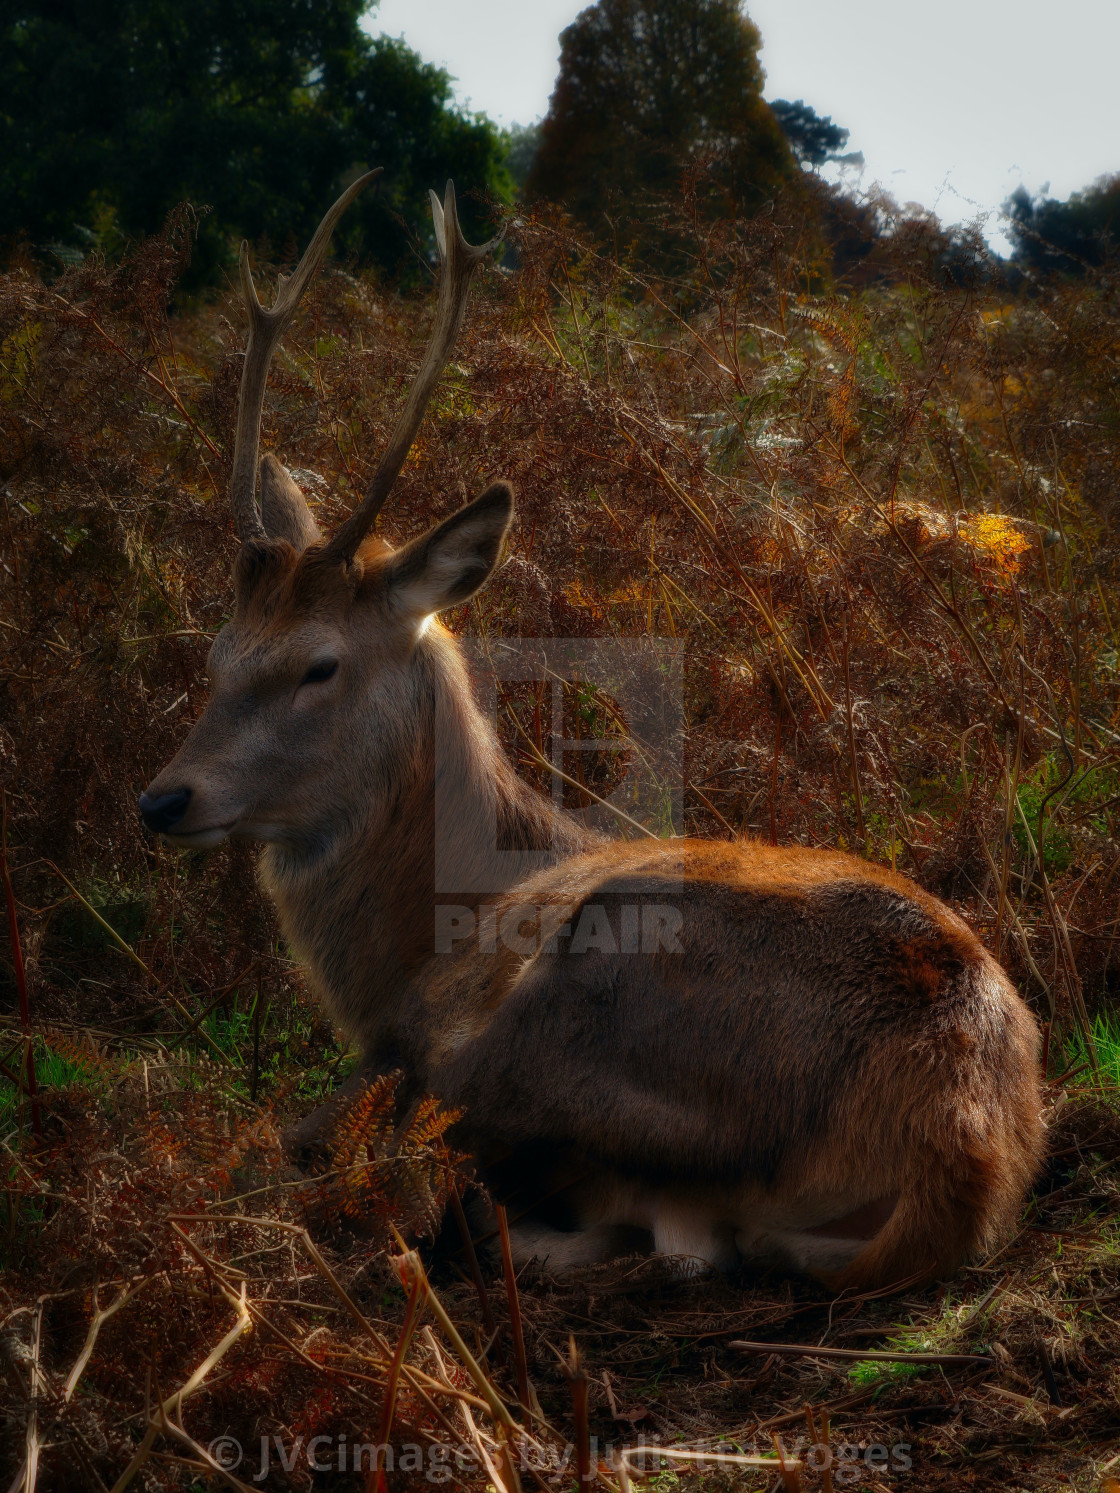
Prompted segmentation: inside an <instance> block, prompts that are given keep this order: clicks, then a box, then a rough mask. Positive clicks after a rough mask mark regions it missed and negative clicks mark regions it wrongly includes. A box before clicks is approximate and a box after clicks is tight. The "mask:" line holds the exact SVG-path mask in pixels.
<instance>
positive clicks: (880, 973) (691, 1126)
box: [428, 841, 1037, 1181]
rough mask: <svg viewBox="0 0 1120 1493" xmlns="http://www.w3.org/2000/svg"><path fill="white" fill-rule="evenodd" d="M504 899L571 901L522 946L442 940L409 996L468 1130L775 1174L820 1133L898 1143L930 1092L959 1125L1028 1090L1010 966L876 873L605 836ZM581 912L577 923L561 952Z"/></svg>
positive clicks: (665, 1168) (863, 866)
mask: <svg viewBox="0 0 1120 1493" xmlns="http://www.w3.org/2000/svg"><path fill="white" fill-rule="evenodd" d="M518 904H520V905H522V906H524V907H526V908H531V907H533V906H538V907H553V908H555V907H556V906H557V905H559V906H560V907H563V908H567V907H570V908H571V913H570V914H569V915H568V918H567V922H568V926H569V929H570V930H571V931H570V933H569V934H568V935H564V936H560V937H558V938H556V940H555V942H554V944H553V946H552V948H549V947H548V946H547V945H546V946H543V947H541V948H539V949H538V950H537V952H536V953H534V954H532V955H530V956H525V955H524V954H523V953H521V954H516V955H515V954H512V953H511V952H510V951H508V950H504V951H503V950H501V949H499V951H498V952H497V954H496V955H495V956H494V958H493V960H490V961H487V960H480V959H479V957H478V954H477V952H473V951H470V950H467V951H464V952H463V953H462V954H461V955H460V956H459V957H458V958H457V959H454V960H452V961H451V963H450V965H449V967H448V969H447V970H446V971H445V972H443V973H442V974H441V975H440V976H439V977H438V983H437V986H436V987H435V988H434V989H433V991H432V992H431V995H430V1001H429V1006H428V1019H429V1021H430V1022H431V1023H432V1030H433V1031H435V1032H437V1033H440V1032H442V1033H443V1034H444V1036H447V1034H448V1033H452V1029H453V1034H452V1035H451V1036H450V1037H449V1038H448V1041H447V1045H445V1046H444V1049H443V1052H442V1053H441V1054H440V1055H439V1058H438V1059H437V1064H436V1074H435V1077H436V1079H437V1083H438V1086H439V1087H440V1088H441V1089H442V1090H443V1091H444V1092H445V1093H447V1094H448V1096H449V1097H452V1098H454V1100H455V1101H456V1102H458V1103H462V1104H463V1105H464V1107H465V1108H466V1111H467V1114H468V1115H469V1117H470V1124H471V1126H472V1129H475V1130H476V1131H477V1132H478V1133H479V1134H481V1135H485V1136H486V1138H487V1144H488V1145H489V1146H493V1147H496V1148H497V1149H501V1147H502V1146H508V1147H516V1146H518V1145H520V1144H521V1143H523V1142H524V1141H525V1139H526V1138H528V1137H536V1138H547V1139H548V1140H549V1141H550V1142H552V1143H555V1144H557V1145H559V1146H561V1147H569V1146H570V1147H574V1148H575V1149H576V1150H579V1151H581V1152H588V1153H591V1154H594V1155H595V1156H597V1157H598V1158H600V1159H602V1160H604V1161H607V1162H609V1163H610V1164H611V1165H613V1166H618V1167H621V1168H623V1169H626V1168H628V1167H638V1168H640V1169H641V1171H642V1172H643V1174H644V1175H647V1176H648V1175H650V1174H651V1173H659V1172H660V1173H663V1174H664V1175H666V1176H675V1177H687V1178H689V1179H691V1180H711V1181H723V1180H726V1179H729V1178H731V1177H734V1176H742V1175H744V1173H745V1172H746V1173H749V1174H751V1175H754V1176H756V1177H758V1178H760V1179H774V1178H777V1177H779V1176H780V1174H781V1173H782V1172H783V1170H784V1168H785V1166H786V1164H787V1162H789V1161H790V1160H791V1158H796V1157H797V1156H798V1155H799V1154H801V1153H804V1152H805V1150H806V1148H810V1149H811V1148H812V1147H813V1146H814V1145H819V1144H820V1143H822V1141H823V1138H825V1137H832V1138H833V1140H835V1141H837V1142H840V1143H842V1144H844V1145H847V1146H851V1145H852V1144H859V1143H860V1136H861V1135H862V1136H864V1138H865V1142H866V1143H867V1144H869V1145H874V1146H878V1147H880V1148H883V1147H890V1146H892V1145H895V1144H898V1145H903V1144H905V1145H907V1146H908V1145H911V1144H913V1142H914V1140H915V1138H916V1131H915V1127H917V1128H918V1129H920V1127H921V1126H922V1124H923V1123H926V1121H925V1119H924V1116H925V1115H926V1114H927V1110H928V1105H927V1104H926V1097H927V1095H928V1094H929V1093H930V1090H931V1086H932V1088H933V1089H936V1090H942V1091H952V1093H953V1094H954V1095H956V1096H957V1098H956V1100H955V1102H956V1103H957V1106H958V1108H960V1109H961V1113H962V1121H963V1122H967V1123H969V1124H973V1123H974V1124H975V1125H976V1126H977V1127H979V1129H980V1130H982V1129H983V1128H984V1126H985V1124H986V1120H987V1117H990V1116H992V1115H994V1114H995V1113H996V1111H998V1110H1000V1109H1001V1107H1005V1106H1006V1104H1007V1102H1008V1100H1007V1098H1006V1093H1005V1092H1004V1093H1001V1089H1003V1090H1006V1086H1007V1085H1008V1084H1011V1085H1013V1086H1014V1085H1015V1084H1016V1083H1018V1084H1019V1085H1020V1087H1021V1088H1022V1090H1023V1095H1024V1099H1023V1102H1024V1104H1025V1105H1027V1106H1028V1107H1029V1105H1030V1104H1031V1102H1032V1099H1031V1094H1032V1093H1034V1095H1035V1099H1037V1075H1036V1067H1037V1064H1036V1059H1035V1050H1036V1045H1037V1034H1036V1030H1035V1026H1034V1022H1033V1020H1032V1019H1031V1017H1030V1014H1029V1012H1028V1011H1027V1010H1026V1007H1025V1006H1024V1005H1023V1003H1022V1002H1021V1001H1020V999H1019V997H1018V996H1017V994H1016V993H1015V991H1014V989H1013V987H1012V986H1011V985H1010V982H1009V981H1008V980H1007V978H1006V976H1005V975H1004V974H1003V972H1002V971H1001V970H1000V968H999V966H998V965H997V964H996V963H995V961H994V960H993V959H992V958H991V956H990V955H989V954H988V953H987V952H986V950H985V949H984V947H983V945H982V944H981V943H980V941H979V939H977V937H976V936H975V935H974V934H973V933H972V931H971V930H970V929H969V928H968V926H967V925H966V924H965V923H964V922H963V921H962V920H961V919H960V918H958V917H957V916H956V915H955V914H954V913H953V912H952V911H951V910H950V909H949V908H947V907H946V906H945V905H944V904H943V903H941V902H939V901H938V900H937V899H936V898H934V897H932V896H930V895H929V894H928V893H926V892H924V891H922V890H921V889H920V888H919V887H917V886H916V885H915V884H914V883H913V882H911V881H909V880H908V879H907V878H906V877H904V876H901V875H899V874H896V873H894V872H891V871H890V870H887V869H885V868H881V867H876V866H872V865H869V864H867V863H866V862H863V861H859V860H857V859H855V858H854V857H851V856H848V855H845V854H842V853H840V852H835V851H815V850H805V849H796V848H795V849H779V848H772V847H770V846H766V845H761V844H758V843H753V842H747V843H740V844H738V845H727V844H717V843H712V842H705V841H675V842H667V843H666V844H665V845H664V846H650V847H647V846H645V845H636V846H634V845H631V846H619V845H617V844H614V845H612V846H610V847H607V848H604V849H603V850H600V851H596V852H592V853H590V854H588V855H586V856H582V857H580V858H578V859H576V860H574V861H571V862H568V863H565V864H564V865H562V866H560V867H557V868H554V869H553V870H552V871H550V872H547V873H543V874H542V875H541V876H539V877H537V878H536V879H535V880H533V881H530V882H528V883H525V884H523V885H522V886H521V887H519V888H517V889H516V890H515V891H514V892H513V893H511V894H509V895H508V896H507V897H506V898H504V899H503V904H502V905H503V908H509V907H513V906H515V905H518ZM589 908H590V909H602V914H603V916H602V918H600V917H599V915H598V913H596V921H597V925H598V927H599V930H600V932H599V935H598V936H597V937H596V936H592V937H591V940H590V943H589V945H588V946H587V947H583V948H580V947H579V946H577V940H576V938H575V934H576V933H577V932H578V930H579V927H580V921H581V918H585V917H586V915H587V909H589ZM633 909H637V913H636V914H635V912H634V911H633ZM649 909H653V910H654V911H653V912H650V911H649ZM664 909H668V910H669V913H670V915H669V916H668V917H667V918H666V917H665V916H663V913H662V911H661V910H664ZM628 910H629V911H628ZM500 915H501V914H500V912H499V918H500ZM499 926H500V923H499ZM551 926H553V927H554V926H555V920H554V921H553V923H552V924H551ZM587 926H588V925H587V924H586V923H585V931H586V928H587ZM604 926H605V927H607V928H609V930H610V932H609V934H608V933H605V932H602V929H603V928H604ZM627 930H629V932H628V936H627ZM654 932H658V933H659V935H660V936H659V937H658V939H657V940H656V941H657V947H650V946H649V944H650V943H652V942H653V938H652V935H653V933H654ZM592 934H593V935H594V928H592ZM647 934H648V935H649V937H648V938H647V940H646V944H645V945H643V942H642V940H643V935H647ZM612 943H613V945H614V947H613V949H612V947H611V945H612ZM635 943H636V944H637V946H636V947H635ZM452 1010H454V1011H455V1012H456V1017H455V1020H454V1021H451V1019H450V1015H449V1013H450V1012H451V1011H452ZM441 1012H442V1013H445V1014H444V1017H443V1019H442V1020H441ZM464 1013H465V1014H464ZM451 1046H453V1047H454V1049H455V1050H454V1051H451V1050H449V1048H450V1047H451ZM882 1159H883V1160H886V1159H887V1158H886V1157H883V1158H882Z"/></svg>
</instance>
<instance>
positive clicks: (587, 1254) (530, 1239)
mask: <svg viewBox="0 0 1120 1493" xmlns="http://www.w3.org/2000/svg"><path fill="white" fill-rule="evenodd" d="M509 1243H510V1252H511V1253H512V1255H513V1263H514V1264H515V1265H517V1266H521V1265H525V1264H528V1262H529V1261H530V1260H537V1261H539V1263H540V1264H541V1265H543V1266H545V1267H546V1269H548V1270H550V1271H551V1272H552V1273H553V1274H556V1275H563V1274H564V1273H565V1271H568V1270H578V1269H579V1267H580V1266H581V1265H601V1264H604V1263H605V1262H606V1261H607V1260H614V1259H617V1258H618V1257H619V1256H620V1255H630V1254H644V1253H647V1252H648V1249H649V1234H648V1233H646V1232H645V1231H644V1230H642V1229H636V1228H630V1227H628V1226H627V1225H625V1224H611V1223H599V1224H594V1225H593V1226H592V1227H591V1228H589V1229H572V1230H564V1229H555V1228H553V1227H552V1226H551V1225H550V1224H546V1223H537V1222H535V1221H534V1220H532V1219H523V1220H522V1221H521V1222H520V1223H515V1224H511V1225H510V1230H509Z"/></svg>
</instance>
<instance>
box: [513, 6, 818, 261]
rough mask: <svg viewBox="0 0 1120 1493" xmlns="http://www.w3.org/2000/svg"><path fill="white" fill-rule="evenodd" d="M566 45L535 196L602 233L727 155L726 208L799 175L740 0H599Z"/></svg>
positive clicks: (749, 203)
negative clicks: (700, 164) (700, 166)
mask: <svg viewBox="0 0 1120 1493" xmlns="http://www.w3.org/2000/svg"><path fill="white" fill-rule="evenodd" d="M560 43H561V52H560V74H559V77H558V79H557V82H556V87H555V90H554V92H553V95H552V100H551V103H550V105H549V111H548V114H547V116H546V117H545V120H544V124H543V128H542V132H541V144H540V149H539V151H538V154H537V158H536V161H535V163H534V166H533V170H532V173H531V175H530V177H529V180H528V182H527V190H528V192H529V194H530V195H532V196H538V197H547V198H550V199H552V200H553V201H557V202H563V203H564V204H565V205H566V206H567V207H568V208H569V210H570V211H571V212H572V213H573V214H574V215H575V216H576V217H578V218H580V219H581V220H582V221H583V222H584V223H586V224H587V225H588V226H589V227H591V228H592V229H593V230H594V231H596V232H602V231H603V229H604V227H605V219H606V218H616V217H618V216H622V217H627V218H638V219H640V218H642V217H643V216H645V215H647V214H648V212H649V210H650V207H651V205H652V204H653V203H654V202H655V201H656V200H658V199H659V198H662V197H664V196H666V195H668V194H670V193H671V192H672V191H673V189H674V188H675V185H676V182H677V179H678V177H679V175H680V172H681V170H682V167H685V166H687V165H688V164H689V163H690V162H696V161H699V160H704V159H714V160H716V161H718V163H719V169H718V171H717V172H716V173H715V174H714V175H713V177H712V179H713V180H714V181H716V182H717V183H718V185H719V188H720V192H721V195H722V196H723V199H724V200H723V202H722V203H721V207H722V208H723V209H725V210H726V208H727V207H729V206H730V207H731V208H732V209H733V210H746V211H750V210H751V209H753V208H756V207H758V206H759V205H760V204H761V203H762V202H763V201H765V200H766V198H767V197H769V196H770V195H771V194H772V193H773V192H774V191H775V190H776V189H777V188H778V187H779V186H780V184H781V183H782V181H783V180H784V179H786V178H787V177H788V176H789V175H790V173H791V170H792V165H793V162H792V157H791V154H790V151H789V148H788V146H787V145H786V142H785V138H784V136H783V135H782V132H781V130H780V129H779V127H778V123H777V121H776V120H775V118H774V116H773V114H772V113H771V111H770V109H769V107H768V105H767V104H766V103H765V101H764V100H763V97H762V83H763V72H762V68H761V66H760V64H759V60H758V48H759V44H760V37H759V33H758V30H757V28H756V27H755V26H754V25H753V24H752V23H751V22H750V21H749V20H748V19H747V17H746V16H745V15H744V13H743V11H742V8H741V6H740V4H739V0H598V3H597V4H595V5H592V6H590V7H589V8H588V9H587V10H585V11H583V12H582V13H581V14H580V15H579V16H578V17H577V18H576V20H575V21H574V22H573V23H572V25H570V26H569V27H568V28H567V30H566V31H564V32H563V33H562V35H561V38H560Z"/></svg>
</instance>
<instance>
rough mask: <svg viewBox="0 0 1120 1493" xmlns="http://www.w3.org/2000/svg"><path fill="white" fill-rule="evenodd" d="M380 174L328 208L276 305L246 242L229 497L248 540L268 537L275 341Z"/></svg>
mask: <svg viewBox="0 0 1120 1493" xmlns="http://www.w3.org/2000/svg"><path fill="white" fill-rule="evenodd" d="M380 174H381V167H380V166H378V167H377V168H376V170H373V171H367V172H366V174H365V175H364V176H360V177H359V178H358V179H357V181H354V182H351V184H350V185H349V186H348V187H347V188H346V190H345V192H343V194H342V196H341V197H340V198H339V199H338V201H337V202H336V203H335V204H334V206H333V207H331V208H330V209H329V211H328V212H327V214H326V216H325V217H324V218H323V221H322V222H321V223H320V224H319V227H318V228H317V229H316V231H315V237H314V238H313V239H312V240H311V242H310V243H309V244H308V246H307V248H306V250H305V251H304V255H303V258H302V259H301V260H300V262H299V264H297V265H296V267H295V270H294V271H293V272H292V274H291V275H290V276H287V277H285V276H284V275H281V276H280V279H279V283H278V285H277V288H276V299H275V301H274V302H273V305H272V309H271V310H270V311H266V310H265V308H264V307H263V306H262V305H261V303H260V300H259V299H258V297H257V288H256V286H255V285H254V284H253V276H252V272H251V271H250V269H249V245H248V244H247V243H242V245H241V255H240V258H239V260H238V269H239V270H240V274H241V294H242V295H243V297H244V299H245V309H246V310H247V311H248V313H249V341H248V343H247V345H246V348H245V363H244V366H243V367H242V370H241V393H240V396H239V399H238V406H237V435H236V438H235V441H234V447H233V470H232V472H231V474H230V481H229V496H230V503H231V504H232V507H233V523H234V527H235V528H236V530H237V537H238V538H239V539H240V540H241V542H242V543H243V544H245V543H247V542H248V541H249V540H251V539H263V538H264V527H263V525H262V524H261V520H260V514H259V513H258V511H257V453H258V450H259V447H260V440H261V409H262V407H263V405H264V391H265V385H266V384H267V383H268V370H269V365H270V364H271V362H272V354H273V353H274V352H275V350H276V344H277V343H278V342H279V341H280V338H281V337H282V336H283V335H284V332H285V331H286V330H287V327H288V324H289V322H290V321H291V319H292V317H293V316H294V315H295V311H296V307H297V306H298V305H299V303H300V301H301V299H302V298H303V293H304V291H305V290H306V289H307V287H308V286H309V285H310V283H311V280H312V278H313V276H314V274H315V271H316V270H317V269H318V268H319V265H320V263H321V262H322V258H323V255H324V254H325V253H326V249H327V245H328V244H329V243H330V239H331V234H332V233H333V232H334V230H335V225H336V224H337V223H338V220H339V218H341V217H342V214H343V213H344V212H345V211H346V209H347V208H348V207H349V206H350V204H351V202H353V200H354V198H355V197H356V196H357V195H358V193H359V192H360V191H361V190H362V188H363V187H364V186H365V185H366V183H367V182H370V181H372V180H373V178H374V177H375V176H379V175H380Z"/></svg>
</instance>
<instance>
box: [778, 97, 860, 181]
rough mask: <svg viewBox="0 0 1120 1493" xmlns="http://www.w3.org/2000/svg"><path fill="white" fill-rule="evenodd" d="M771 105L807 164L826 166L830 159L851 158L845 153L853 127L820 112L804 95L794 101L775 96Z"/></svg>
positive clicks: (797, 153)
mask: <svg viewBox="0 0 1120 1493" xmlns="http://www.w3.org/2000/svg"><path fill="white" fill-rule="evenodd" d="M770 108H771V109H772V110H773V111H774V118H775V119H776V120H777V121H778V124H779V125H780V126H781V131H782V134H783V135H785V137H786V139H787V140H788V141H789V146H790V149H791V150H792V151H793V153H794V155H795V156H796V157H797V159H798V161H800V163H801V164H802V165H803V166H823V165H824V164H825V162H826V161H840V160H846V159H848V158H847V157H845V156H844V155H842V154H841V152H842V151H843V149H844V147H845V145H847V143H848V135H849V133H850V131H848V130H846V129H844V127H843V126H842V125H838V124H833V122H832V117H831V115H828V114H823V115H822V114H818V113H817V111H816V110H815V109H814V108H812V107H811V106H810V105H809V104H807V103H805V101H804V100H803V99H797V100H796V102H794V103H792V104H791V103H790V102H789V100H788V99H784V98H780V99H774V101H773V102H772V103H771V105H770Z"/></svg>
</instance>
